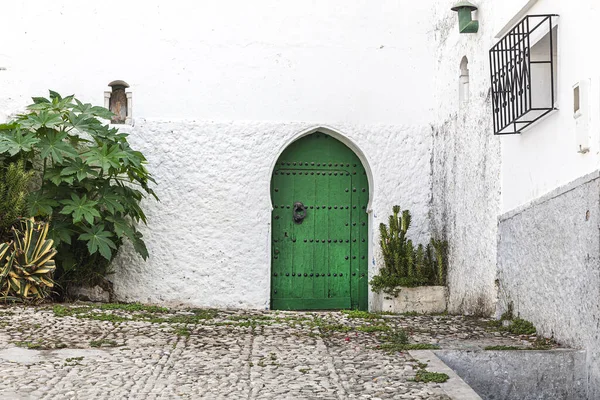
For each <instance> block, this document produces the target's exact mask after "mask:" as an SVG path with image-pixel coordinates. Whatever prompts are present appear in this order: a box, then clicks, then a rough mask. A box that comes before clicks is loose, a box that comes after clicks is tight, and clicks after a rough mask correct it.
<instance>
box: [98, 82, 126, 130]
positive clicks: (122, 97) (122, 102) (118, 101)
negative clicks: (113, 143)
mask: <svg viewBox="0 0 600 400" xmlns="http://www.w3.org/2000/svg"><path fill="white" fill-rule="evenodd" d="M108 86H110V88H111V91H110V92H104V107H106V108H108V109H109V110H110V111H112V113H113V114H114V116H113V117H112V119H111V120H110V123H111V124H131V121H132V119H131V117H132V115H131V114H132V102H131V97H132V96H131V92H126V91H125V89H127V88H128V87H129V84H128V83H127V82H125V81H112V82H111V83H109V84H108Z"/></svg>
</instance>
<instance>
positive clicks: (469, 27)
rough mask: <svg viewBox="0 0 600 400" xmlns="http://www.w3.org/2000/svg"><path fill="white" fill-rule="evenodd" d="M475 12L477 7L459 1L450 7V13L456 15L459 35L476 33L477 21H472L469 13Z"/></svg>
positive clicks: (464, 1)
mask: <svg viewBox="0 0 600 400" xmlns="http://www.w3.org/2000/svg"><path fill="white" fill-rule="evenodd" d="M475 10H477V6H476V5H474V4H472V3H470V2H468V1H467V0H461V1H459V2H458V3H456V4H455V5H454V7H452V11H456V12H457V13H458V31H459V32H460V33H477V31H478V30H479V21H473V19H472V18H471V13H472V12H473V11H475Z"/></svg>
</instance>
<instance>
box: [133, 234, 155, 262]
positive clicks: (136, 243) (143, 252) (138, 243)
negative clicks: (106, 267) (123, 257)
mask: <svg viewBox="0 0 600 400" xmlns="http://www.w3.org/2000/svg"><path fill="white" fill-rule="evenodd" d="M142 237H143V236H142V234H141V233H140V232H135V235H134V238H133V239H132V240H131V243H133V248H134V249H135V251H136V252H137V253H138V254H139V255H140V256H142V258H143V259H144V260H147V259H148V257H149V256H150V255H149V254H148V249H147V248H146V243H144V241H143V240H142Z"/></svg>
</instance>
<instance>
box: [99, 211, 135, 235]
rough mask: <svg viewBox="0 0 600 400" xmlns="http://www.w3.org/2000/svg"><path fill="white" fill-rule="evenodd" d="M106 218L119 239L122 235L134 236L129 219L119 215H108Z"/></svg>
mask: <svg viewBox="0 0 600 400" xmlns="http://www.w3.org/2000/svg"><path fill="white" fill-rule="evenodd" d="M106 220H107V221H109V222H112V224H113V229H114V231H115V233H116V234H117V237H118V238H119V239H122V238H123V237H128V238H130V239H131V238H134V237H135V229H134V228H133V226H132V223H131V220H129V219H125V218H124V217H122V216H120V215H115V216H108V217H106Z"/></svg>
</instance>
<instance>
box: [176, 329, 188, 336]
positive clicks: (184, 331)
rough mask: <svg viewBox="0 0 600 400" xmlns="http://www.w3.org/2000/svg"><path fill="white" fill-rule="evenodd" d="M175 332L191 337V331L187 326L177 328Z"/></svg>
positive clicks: (178, 334)
mask: <svg viewBox="0 0 600 400" xmlns="http://www.w3.org/2000/svg"><path fill="white" fill-rule="evenodd" d="M175 334H176V335H177V336H183V337H190V331H189V329H187V328H177V329H175Z"/></svg>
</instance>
